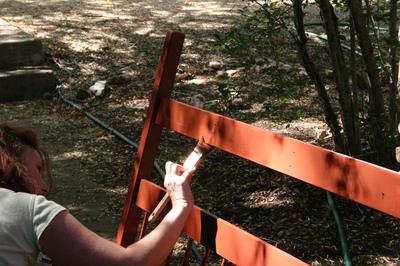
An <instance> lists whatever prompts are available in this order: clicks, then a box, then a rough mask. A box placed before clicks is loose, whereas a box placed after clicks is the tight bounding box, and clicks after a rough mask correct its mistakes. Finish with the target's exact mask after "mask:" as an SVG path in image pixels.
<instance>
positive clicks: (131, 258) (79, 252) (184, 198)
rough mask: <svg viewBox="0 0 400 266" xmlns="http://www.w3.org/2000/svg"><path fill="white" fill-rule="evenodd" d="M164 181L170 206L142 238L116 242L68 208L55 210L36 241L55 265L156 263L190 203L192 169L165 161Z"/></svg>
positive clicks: (165, 253)
mask: <svg viewBox="0 0 400 266" xmlns="http://www.w3.org/2000/svg"><path fill="white" fill-rule="evenodd" d="M166 172H167V174H166V177H165V181H164V185H165V187H166V188H167V193H169V195H170V197H171V201H172V209H171V210H170V211H169V212H168V214H167V215H166V216H165V218H164V219H163V220H162V221H161V223H160V224H159V225H158V226H157V227H156V228H155V229H154V230H153V231H152V232H151V233H150V234H148V235H147V236H146V237H144V238H143V239H142V240H140V241H138V242H136V243H134V244H132V245H130V246H128V247H127V248H124V247H121V246H118V245H117V244H115V243H113V242H111V241H108V240H106V239H104V238H101V237H100V236H98V235H96V234H95V233H93V232H92V231H90V230H89V229H87V228H86V227H85V226H83V225H82V224H81V223H80V222H79V221H78V220H76V219H75V218H74V217H73V216H72V215H71V214H69V213H68V212H61V213H60V214H58V215H57V216H56V217H55V218H54V219H53V220H52V222H51V223H50V224H49V226H48V227H47V228H46V230H45V231H44V232H43V233H42V235H41V237H40V239H39V243H40V246H41V248H42V250H43V252H44V253H45V254H46V255H47V256H49V257H50V258H51V259H52V260H53V262H54V264H55V265H159V264H161V262H162V261H163V260H165V258H166V257H167V256H168V254H169V253H170V252H171V250H172V248H173V246H174V245H175V242H176V240H177V239H178V237H179V236H180V233H181V232H182V229H183V226H184V225H185V223H186V220H187V218H188V216H189V214H190V210H191V208H192V206H193V196H192V193H191V191H190V187H189V183H190V179H191V175H192V173H193V169H189V170H187V169H186V170H185V169H183V168H182V166H179V165H177V164H173V163H171V162H168V163H167V164H166Z"/></svg>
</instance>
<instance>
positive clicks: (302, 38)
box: [293, 0, 344, 152]
mask: <svg viewBox="0 0 400 266" xmlns="http://www.w3.org/2000/svg"><path fill="white" fill-rule="evenodd" d="M301 4H302V1H301V0H293V11H294V24H295V26H296V32H297V35H296V36H295V41H296V45H297V48H298V53H299V55H300V57H301V60H302V62H303V65H304V68H305V69H306V72H307V74H308V76H309V77H310V78H311V80H312V81H313V83H314V85H315V87H316V89H317V92H318V98H319V100H320V102H321V104H322V107H323V109H324V114H325V120H326V123H327V124H328V126H329V128H330V130H331V131H332V135H333V139H334V142H335V146H336V150H337V151H339V152H343V151H344V142H343V139H342V136H341V134H340V130H341V128H340V126H339V123H338V119H337V115H336V114H335V112H334V111H333V109H332V106H331V103H330V101H329V97H328V94H327V93H326V89H325V86H324V84H323V82H322V79H321V77H320V75H319V73H318V71H317V69H316V67H315V65H314V63H313V62H312V60H311V59H310V56H309V55H308V51H307V47H306V42H307V38H306V35H305V33H304V24H303V17H304V13H303V10H302V7H301Z"/></svg>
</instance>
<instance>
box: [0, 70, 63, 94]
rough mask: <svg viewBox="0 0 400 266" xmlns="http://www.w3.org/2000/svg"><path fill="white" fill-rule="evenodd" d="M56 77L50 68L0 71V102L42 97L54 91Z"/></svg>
mask: <svg viewBox="0 0 400 266" xmlns="http://www.w3.org/2000/svg"><path fill="white" fill-rule="evenodd" d="M55 88H56V79H55V78H54V75H53V72H52V71H51V70H50V69H43V68H42V69H41V68H25V69H17V70H10V71H1V72H0V102H12V101H22V100H30V99H37V98H42V97H43V96H44V94H45V93H46V92H49V93H53V92H55Z"/></svg>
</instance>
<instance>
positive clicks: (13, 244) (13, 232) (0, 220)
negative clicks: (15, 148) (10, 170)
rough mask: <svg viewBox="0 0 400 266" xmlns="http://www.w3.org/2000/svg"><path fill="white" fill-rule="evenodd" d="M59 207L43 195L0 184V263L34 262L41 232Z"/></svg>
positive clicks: (29, 263)
mask: <svg viewBox="0 0 400 266" xmlns="http://www.w3.org/2000/svg"><path fill="white" fill-rule="evenodd" d="M63 210H65V208H64V207H62V206H60V205H58V204H57V203H55V202H53V201H49V200H47V199H46V198H45V197H43V196H38V195H33V194H28V193H22V192H18V193H16V192H14V191H11V190H9V189H5V188H0V265H1V266H3V265H35V261H36V258H37V255H38V252H39V249H40V247H39V238H40V236H41V234H42V233H43V231H44V230H45V229H46V228H47V226H48V225H49V224H50V222H51V221H52V220H53V218H54V217H55V216H56V215H57V214H58V213H60V212H61V211H63Z"/></svg>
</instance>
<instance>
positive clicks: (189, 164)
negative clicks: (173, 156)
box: [148, 144, 211, 222]
mask: <svg viewBox="0 0 400 266" xmlns="http://www.w3.org/2000/svg"><path fill="white" fill-rule="evenodd" d="M209 149H211V148H208V149H204V148H201V145H199V144H198V145H197V146H196V147H195V148H194V150H193V151H192V152H191V153H190V155H189V156H188V157H187V158H186V160H185V162H184V163H183V167H184V168H186V169H189V168H193V167H195V166H196V165H197V164H198V163H199V162H200V159H201V157H202V156H203V154H204V153H205V152H208V150H209ZM168 201H169V196H168V193H165V195H164V197H163V198H162V199H161V201H160V202H159V203H158V205H157V207H156V208H155V209H154V210H153V212H152V213H151V214H150V216H149V219H148V221H149V222H152V221H154V220H155V219H157V218H158V216H160V214H161V212H162V211H163V210H164V208H165V206H167V204H168Z"/></svg>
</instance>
